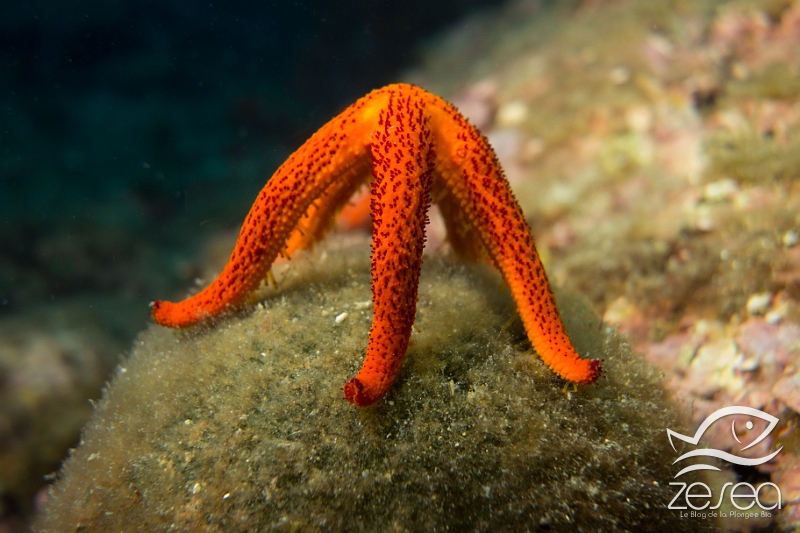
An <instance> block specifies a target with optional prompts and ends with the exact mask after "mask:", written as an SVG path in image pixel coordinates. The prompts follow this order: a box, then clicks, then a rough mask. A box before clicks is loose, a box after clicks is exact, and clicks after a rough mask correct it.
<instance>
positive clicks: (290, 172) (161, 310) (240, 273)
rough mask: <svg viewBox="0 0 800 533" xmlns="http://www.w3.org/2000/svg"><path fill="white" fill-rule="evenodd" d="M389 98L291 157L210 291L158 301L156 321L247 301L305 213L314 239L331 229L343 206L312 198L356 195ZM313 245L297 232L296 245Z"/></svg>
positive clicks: (203, 314) (192, 317) (347, 116)
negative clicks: (175, 300)
mask: <svg viewBox="0 0 800 533" xmlns="http://www.w3.org/2000/svg"><path fill="white" fill-rule="evenodd" d="M382 100H384V99H383V98H381V97H380V95H378V96H377V97H376V98H373V99H371V100H369V101H367V100H366V99H362V100H359V102H357V103H356V104H355V105H353V106H351V107H349V108H348V109H346V110H345V111H344V112H342V113H341V114H340V115H339V116H337V117H336V118H335V119H333V120H331V121H330V122H328V123H327V124H326V125H325V126H323V127H322V128H321V129H320V130H319V131H317V132H316V133H315V134H314V135H313V136H312V137H311V138H310V139H309V140H308V141H306V142H305V144H303V145H302V146H301V147H300V148H299V149H298V150H297V151H296V152H294V153H293V154H292V155H291V156H289V159H287V160H286V162H285V163H284V164H283V165H281V166H280V167H279V168H278V170H277V171H276V172H275V174H273V176H272V178H270V180H269V181H268V182H267V184H266V185H265V186H264V188H263V189H262V190H261V192H260V193H259V195H258V198H257V199H256V201H255V203H254V204H253V207H252V208H251V209H250V212H249V213H248V214H247V217H246V218H245V221H244V224H242V228H241V230H240V231H239V237H238V239H237V240H236V245H235V247H234V250H233V253H232V254H231V257H230V259H229V260H228V263H227V265H225V268H224V269H223V271H222V272H221V273H220V275H219V276H218V277H217V278H216V279H215V280H214V281H213V282H212V283H211V284H210V285H209V286H208V287H206V288H205V289H204V290H202V291H201V292H199V293H198V294H196V295H194V296H192V297H190V298H187V299H186V300H183V301H181V302H179V303H172V302H164V301H155V302H153V303H152V308H153V316H154V318H155V319H156V321H157V322H158V323H159V324H161V325H164V326H172V327H186V326H190V325H192V324H194V323H196V322H199V321H201V320H204V319H206V318H208V317H211V316H215V315H217V314H219V313H221V312H223V311H224V310H225V309H226V308H228V307H229V306H236V305H238V304H240V303H242V301H244V299H245V298H246V297H247V296H248V294H249V293H250V292H251V291H252V290H253V289H255V288H256V287H257V286H258V285H259V283H261V280H262V279H263V278H264V276H265V275H266V273H267V271H268V270H269V268H270V267H271V266H272V263H273V261H274V260H275V258H276V257H277V256H278V254H279V253H281V251H282V250H284V249H286V246H287V240H288V239H289V236H290V234H291V233H292V231H293V230H295V228H297V227H298V222H299V221H300V219H301V218H302V217H303V216H304V215H305V214H306V213H309V214H310V215H311V216H310V223H311V225H312V226H317V227H312V228H311V232H310V234H309V235H308V237H309V238H313V237H314V233H315V232H319V233H322V234H324V230H325V229H327V228H326V227H325V223H326V218H328V217H330V216H332V215H333V213H334V212H335V209H336V208H337V207H340V206H336V205H333V204H330V205H325V206H321V207H320V208H316V207H311V204H312V202H314V200H316V199H318V198H320V197H321V196H323V195H325V193H326V192H328V193H331V194H330V196H332V197H333V199H334V200H335V201H339V200H341V202H342V204H343V203H344V202H346V201H347V197H349V195H347V196H346V197H344V196H345V194H344V193H346V192H347V189H348V188H350V189H352V190H355V188H357V186H358V183H356V184H353V183H350V182H349V181H348V180H350V181H352V180H354V179H355V180H357V179H360V178H362V177H364V175H365V173H366V171H367V169H368V168H369V164H370V141H371V135H372V131H373V129H374V125H375V123H376V122H377V117H378V112H379V110H380V109H381V108H382ZM359 104H360V105H359ZM368 104H369V105H368ZM341 197H344V199H342V198H341ZM295 231H298V230H295ZM299 231H302V229H300V230H299ZM306 244H307V240H306V239H305V237H304V236H303V235H302V234H299V233H298V237H296V238H295V240H294V242H292V243H289V247H291V248H294V249H296V248H297V247H301V246H304V245H306ZM290 251H293V250H290Z"/></svg>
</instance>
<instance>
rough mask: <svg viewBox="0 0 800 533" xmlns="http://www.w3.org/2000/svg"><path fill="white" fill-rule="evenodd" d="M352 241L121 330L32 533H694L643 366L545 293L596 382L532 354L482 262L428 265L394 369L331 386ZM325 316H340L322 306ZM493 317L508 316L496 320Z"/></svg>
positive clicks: (342, 338) (584, 313)
mask: <svg viewBox="0 0 800 533" xmlns="http://www.w3.org/2000/svg"><path fill="white" fill-rule="evenodd" d="M369 283H370V278H369V260H368V251H367V250H366V249H365V248H364V247H363V246H361V247H359V248H358V249H357V250H352V249H350V250H345V251H339V252H325V251H323V252H317V253H316V254H312V255H310V256H306V257H305V258H300V259H297V260H294V261H293V262H292V263H291V265H290V267H289V268H288V269H287V270H286V271H285V272H284V274H283V276H282V279H280V289H279V290H272V291H267V292H268V293H269V294H262V296H263V299H262V302H263V303H262V304H259V305H256V306H254V307H253V308H251V309H250V310H249V311H246V312H243V313H240V314H239V315H235V316H229V317H226V318H224V319H221V320H220V321H218V323H217V324H215V325H214V326H212V327H202V328H195V329H191V330H188V331H177V330H169V329H165V328H161V327H156V326H153V327H151V328H150V329H149V330H147V331H145V332H144V333H142V334H141V336H140V337H139V339H138V340H137V341H136V345H135V348H134V350H133V353H132V354H131V356H130V358H129V359H128V360H127V361H126V362H125V363H124V364H123V367H121V368H120V369H119V371H118V373H117V374H116V376H115V378H114V380H113V382H112V383H111V385H110V386H109V387H108V388H107V390H106V392H105V396H104V399H103V400H102V401H101V402H100V403H99V404H98V406H97V409H96V412H95V415H94V418H93V419H92V421H91V422H90V424H89V426H88V427H87V429H86V430H85V433H84V437H83V442H82V443H81V445H80V446H79V447H78V449H77V450H76V451H75V452H74V453H73V454H72V456H71V457H70V458H69V459H68V460H67V461H66V464H65V466H64V468H63V471H62V472H61V474H60V480H59V481H58V482H57V483H56V485H55V487H54V488H53V489H52V491H51V495H50V498H49V500H48V502H47V504H46V506H45V509H44V512H43V514H42V516H41V517H40V519H39V521H38V523H37V524H36V526H35V529H36V530H38V531H115V532H116V531H150V532H153V531H168V530H169V531H220V532H222V531H225V532H233V531H445V530H451V531H473V530H474V531H501V530H503V531H529V530H538V529H547V528H551V529H553V530H558V531H563V530H581V529H582V530H587V531H594V530H604V531H615V530H638V531H643V530H664V528H666V527H670V528H671V529H673V530H675V531H678V530H683V529H686V530H697V529H698V527H700V528H702V527H704V526H709V525H710V524H708V523H704V522H702V521H688V520H680V518H679V516H678V512H677V511H671V510H667V509H666V506H667V504H668V503H669V501H670V499H671V498H672V495H673V490H672V488H671V487H669V486H668V482H669V481H670V480H671V479H672V476H673V475H674V472H673V470H674V469H673V468H672V467H671V461H672V460H673V459H674V455H675V454H674V452H673V451H672V449H671V448H670V447H669V444H668V442H667V438H666V435H665V428H667V427H672V428H676V427H679V422H678V416H677V414H676V410H675V408H674V407H673V405H672V403H671V402H670V401H669V399H668V398H667V397H666V394H665V392H664V389H663V388H662V383H661V379H662V378H661V373H660V372H659V371H658V370H656V369H654V368H652V367H650V366H648V365H647V364H646V363H645V362H643V361H642V360H641V359H640V357H638V356H636V355H635V354H633V353H631V351H630V349H629V347H628V346H627V345H626V344H625V343H624V341H622V340H621V339H620V338H619V337H617V336H616V335H615V334H613V333H609V332H606V331H604V330H603V328H600V323H599V319H598V318H597V317H596V316H595V315H594V314H593V313H592V312H591V311H589V310H588V309H587V307H586V306H585V305H584V304H583V303H582V301H581V300H580V299H577V298H566V299H565V301H562V302H561V309H562V314H564V316H565V318H566V319H567V320H566V321H567V323H568V329H569V331H570V335H571V336H572V338H573V340H574V341H575V343H576V345H577V347H578V349H579V350H580V351H581V352H582V353H583V354H584V355H586V354H587V352H591V353H590V354H589V355H590V356H591V357H601V358H603V359H605V370H606V374H605V376H604V377H603V378H601V379H600V381H599V382H598V384H597V385H595V386H591V387H583V388H580V390H578V391H577V392H571V390H570V391H565V390H564V383H563V381H561V380H560V379H558V378H557V377H556V376H555V375H554V374H553V373H552V372H551V371H550V370H549V369H547V368H546V367H545V366H544V365H543V364H542V363H541V361H540V360H539V359H538V357H537V356H536V355H535V354H533V353H531V352H530V350H529V345H528V343H527V341H526V340H525V335H524V331H523V330H522V328H521V326H520V324H519V321H518V320H514V317H515V308H514V305H513V302H512V301H511V300H510V298H509V297H508V294H507V290H506V289H505V288H504V287H502V285H501V283H500V281H499V278H498V277H497V276H496V275H494V274H493V273H492V272H491V271H490V269H488V267H487V268H482V267H465V266H463V265H458V264H451V263H447V262H445V261H443V260H440V259H429V260H427V262H426V265H425V267H424V268H423V275H422V280H421V284H420V298H419V305H418V311H417V325H418V326H419V329H420V331H419V332H415V333H414V334H413V336H412V344H411V348H410V350H409V353H408V356H407V358H406V361H405V363H404V365H403V369H402V371H401V374H400V377H399V378H398V380H397V382H396V383H395V385H394V386H393V387H392V389H390V391H389V393H388V394H387V395H386V397H385V398H384V399H382V400H381V401H379V402H378V403H377V404H376V405H374V406H373V407H371V408H367V409H358V408H355V407H353V406H351V405H349V404H348V403H347V402H346V401H345V400H344V398H343V394H342V385H343V384H344V382H345V380H346V379H347V377H348V376H353V375H355V373H356V372H357V370H358V368H359V366H360V364H361V362H362V359H363V354H364V351H365V347H366V342H367V336H368V331H369V326H370V322H371V318H372V316H371V305H370V289H369V287H370V284H369ZM343 313H347V315H346V316H343ZM509 323H511V326H508V324H509Z"/></svg>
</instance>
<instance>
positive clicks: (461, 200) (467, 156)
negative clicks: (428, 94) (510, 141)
mask: <svg viewBox="0 0 800 533" xmlns="http://www.w3.org/2000/svg"><path fill="white" fill-rule="evenodd" d="M436 100H437V101H436V102H435V105H432V106H430V114H431V130H432V131H433V135H434V146H436V160H435V164H434V179H436V180H441V182H442V183H443V186H444V187H446V188H447V189H448V191H449V192H450V196H451V198H448V201H452V202H454V203H457V204H458V205H459V206H460V211H461V213H463V216H464V218H466V220H467V221H468V223H469V228H474V229H475V231H476V232H477V233H478V235H479V236H480V240H481V242H482V244H483V247H484V248H485V249H486V251H487V252H488V254H489V257H490V259H491V260H492V262H493V263H494V264H495V265H496V266H497V268H498V269H499V270H500V272H501V273H502V275H503V278H504V279H505V281H506V283H507V284H508V286H509V288H510V290H511V295H512V297H513V298H514V301H515V302H516V303H517V308H518V310H519V314H520V317H521V318H522V323H523V325H524V326H525V331H526V332H527V334H528V338H529V339H530V341H531V344H532V345H533V347H534V349H535V350H536V352H537V353H538V354H539V356H540V357H541V358H542V360H543V361H544V362H545V363H546V364H547V365H548V366H549V367H550V368H551V369H553V370H554V371H555V372H556V373H557V374H558V375H560V376H561V377H563V378H564V379H567V380H569V381H572V382H575V383H581V384H589V383H594V382H595V381H597V379H598V378H599V377H600V374H601V361H600V360H590V359H581V358H580V355H578V352H577V351H576V350H575V348H574V347H573V345H572V342H571V341H570V340H569V337H568V336H567V333H566V330H565V329H564V324H563V322H562V321H561V317H560V315H559V312H558V307H557V306H556V301H555V296H554V295H553V291H552V289H551V288H550V283H549V281H548V279H547V275H546V274H545V270H544V267H543V266H542V262H541V260H540V258H539V254H538V253H537V252H536V246H535V245H534V242H533V237H532V235H531V232H530V229H529V228H528V224H527V223H526V221H525V217H524V216H523V214H522V210H521V209H520V207H519V204H518V203H517V201H516V199H515V198H514V195H513V193H512V192H511V188H510V186H509V184H508V181H507V180H506V179H505V177H504V176H503V172H502V170H501V167H500V164H499V162H498V161H497V157H496V156H495V154H494V151H493V150H492V149H491V147H490V146H489V143H488V142H487V141H486V139H485V138H484V137H483V136H482V135H481V134H480V133H479V132H478V131H477V130H476V129H475V128H474V127H473V126H471V125H470V124H469V123H468V122H467V121H466V119H465V118H464V117H463V116H462V115H461V114H460V113H458V112H457V111H456V110H455V108H453V107H452V106H451V105H449V104H447V103H446V102H444V101H443V100H441V99H438V98H437V99H436ZM447 212H448V211H446V210H445V211H443V213H444V214H445V216H447Z"/></svg>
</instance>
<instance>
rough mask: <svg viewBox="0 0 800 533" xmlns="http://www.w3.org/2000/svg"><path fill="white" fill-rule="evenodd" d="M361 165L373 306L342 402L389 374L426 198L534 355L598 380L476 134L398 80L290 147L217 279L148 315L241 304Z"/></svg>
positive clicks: (178, 321) (357, 181) (579, 378)
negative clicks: (509, 306)
mask: <svg viewBox="0 0 800 533" xmlns="http://www.w3.org/2000/svg"><path fill="white" fill-rule="evenodd" d="M370 168H371V170H372V172H371V174H372V182H371V211H372V224H373V226H372V299H373V303H374V313H375V314H374V318H373V321H372V329H371V330H370V334H369V343H368V346H367V354H366V357H365V359H364V364H363V366H362V368H361V370H360V371H359V372H358V374H357V375H356V376H355V377H354V378H352V379H351V380H349V381H348V382H347V383H346V384H345V386H344V394H345V398H346V399H347V400H348V401H350V402H351V403H354V404H356V405H359V406H367V405H370V404H372V403H374V402H376V401H377V400H378V399H380V398H381V397H382V396H383V395H384V393H385V392H386V390H387V389H388V388H389V387H390V386H391V385H392V383H393V382H394V380H395V378H396V377H397V373H398V371H399V369H400V365H401V364H402V362H403V358H404V357H405V353H406V350H407V348H408V342H409V338H410V336H411V328H412V325H413V322H414V315H415V313H416V302H417V290H418V287H419V275H420V267H421V264H422V250H423V247H424V244H425V224H426V222H427V211H428V207H429V206H430V203H431V197H432V196H433V198H434V199H435V201H436V202H437V203H438V204H439V206H440V208H441V211H442V214H443V216H444V218H445V223H446V227H447V231H448V239H449V240H450V242H451V244H452V245H453V248H454V249H455V250H456V251H457V252H459V253H461V254H462V255H464V256H467V257H471V258H480V257H485V256H488V259H489V260H490V261H491V262H492V263H493V264H494V265H495V266H497V268H498V269H499V270H500V272H501V273H502V275H503V278H504V279H505V281H506V283H507V284H508V286H509V288H510V290H511V295H512V297H513V298H514V300H515V302H516V303H517V307H518V309H519V313H520V316H521V318H522V323H523V325H524V327H525V330H526V331H527V333H528V338H529V339H530V341H531V344H532V345H533V347H534V348H535V350H536V351H537V352H538V354H539V355H540V356H541V358H542V360H543V361H544V362H545V363H546V364H547V365H548V366H549V367H550V368H551V369H553V370H554V371H555V372H556V373H557V374H559V375H560V376H561V377H563V378H564V379H566V380H569V381H572V382H575V383H580V384H589V383H594V382H595V381H596V380H597V379H598V378H599V377H600V374H601V366H600V365H601V361H599V360H587V359H581V358H580V356H579V355H578V353H577V351H576V350H575V348H574V347H573V346H572V343H571V342H570V340H569V338H568V337H567V335H566V332H565V330H564V325H563V323H562V322H561V317H560V316H559V313H558V308H557V307H556V303H555V298H554V296H553V292H552V290H551V288H550V283H549V282H548V280H547V276H546V274H545V271H544V268H543V267H542V263H541V260H540V259H539V256H538V254H537V252H536V247H535V246H534V242H533V237H532V236H531V233H530V230H529V228H528V225H527V223H526V222H525V218H524V217H523V215H522V210H521V209H520V207H519V205H518V204H517V202H516V200H515V199H514V196H513V194H512V193H511V189H510V188H509V185H508V182H507V181H506V179H505V178H504V176H503V173H502V170H501V169H500V165H499V163H498V161H497V157H496V156H495V154H494V152H493V151H492V149H491V147H490V146H489V144H488V142H487V141H486V139H485V138H484V137H482V136H481V134H480V133H479V132H478V131H477V130H476V129H475V128H474V127H473V126H471V125H470V124H469V123H468V122H467V120H466V119H465V118H464V117H463V116H462V115H461V114H459V113H458V111H456V109H455V108H454V107H452V106H451V105H450V104H448V103H446V102H445V101H444V100H442V99H441V98H439V97H438V96H435V95H433V94H431V93H428V92H426V91H425V90H423V89H420V88H418V87H414V86H410V85H390V86H388V87H384V88H383V89H378V90H376V91H373V92H372V93H370V94H368V95H367V96H365V97H363V98H361V99H360V100H358V101H357V102H356V103H354V104H353V105H352V106H350V107H349V108H347V109H346V110H344V111H343V112H342V113H341V114H340V115H339V116H337V117H336V118H334V119H333V120H331V121H330V122H328V123H327V124H326V125H325V126H323V127H322V128H321V129H320V130H319V131H318V132H317V133H315V134H314V135H313V136H312V137H311V138H310V139H309V140H308V141H306V143H305V144H304V145H303V146H301V147H300V148H299V149H298V150H297V151H296V152H295V153H294V154H292V155H291V156H290V157H289V159H288V160H287V161H286V162H285V163H284V164H283V165H281V167H280V168H279V169H278V170H277V171H276V172H275V174H274V175H273V176H272V178H271V179H270V180H269V181H268V182H267V184H266V186H265V187H264V189H263V190H262V191H261V193H260V194H259V195H258V198H257V199H256V201H255V203H254V204H253V207H252V208H251V209H250V213H248V215H247V218H246V219H245V221H244V224H243V225H242V229H241V231H240V232H239V238H238V240H237V241H236V246H235V249H234V251H233V253H232V254H231V258H230V260H229V261H228V264H227V265H226V266H225V268H224V270H223V271H222V273H221V274H220V275H219V277H217V279H216V280H214V281H213V282H212V283H211V285H209V286H208V287H206V288H205V289H204V290H203V291H201V292H200V293H198V294H196V295H195V296H192V297H191V298H188V299H186V300H184V301H182V302H180V303H170V302H162V301H156V302H153V316H154V317H155V319H156V321H157V322H158V323H159V324H162V325H165V326H173V327H186V326H189V325H192V324H194V323H196V322H199V321H202V320H203V319H206V318H209V317H212V316H214V315H217V314H219V313H221V312H223V311H224V310H225V309H227V308H228V307H229V306H236V305H239V304H241V303H242V302H243V301H244V300H245V298H246V297H247V296H248V294H249V293H250V292H251V291H253V290H254V289H255V288H256V287H257V286H258V284H259V283H260V282H261V280H262V279H263V278H264V277H265V275H266V274H267V272H268V270H269V268H270V267H271V265H272V263H273V261H274V260H275V259H276V258H277V256H278V255H279V254H281V255H285V256H289V255H290V254H291V253H292V252H293V251H295V250H297V249H302V248H308V247H310V246H311V245H313V243H314V242H315V241H317V240H319V239H321V238H322V237H324V236H325V233H326V232H327V231H328V229H330V227H331V226H332V224H333V221H334V218H335V216H336V213H337V212H338V211H339V210H340V209H341V208H342V206H343V205H344V204H345V203H346V202H347V201H348V199H349V198H350V197H351V196H352V195H353V194H354V193H355V192H356V191H357V190H358V188H359V187H360V186H361V185H362V184H364V183H365V182H367V181H369V178H370Z"/></svg>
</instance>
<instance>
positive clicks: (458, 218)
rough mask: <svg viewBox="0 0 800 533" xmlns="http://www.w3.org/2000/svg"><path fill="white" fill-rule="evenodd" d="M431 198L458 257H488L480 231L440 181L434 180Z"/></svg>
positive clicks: (469, 258)
mask: <svg viewBox="0 0 800 533" xmlns="http://www.w3.org/2000/svg"><path fill="white" fill-rule="evenodd" d="M437 186H438V187H437ZM437 189H439V190H437ZM433 199H434V203H435V204H436V205H438V206H439V211H440V212H441V213H442V218H443V219H444V225H445V228H446V229H447V242H449V243H450V246H452V247H453V251H454V252H455V253H456V254H457V255H458V256H459V257H462V258H464V259H468V260H470V261H481V260H486V259H488V257H487V253H486V248H484V246H483V242H482V240H481V235H480V233H478V231H477V230H476V228H475V226H473V225H472V223H471V222H470V221H469V220H468V219H467V217H466V213H464V210H463V209H462V208H461V205H460V204H459V203H458V200H457V199H456V198H455V197H454V196H453V195H451V194H450V192H449V191H448V190H447V189H446V188H445V187H444V185H443V184H441V183H440V181H434V192H433Z"/></svg>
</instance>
